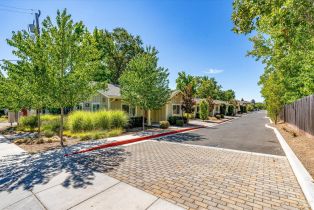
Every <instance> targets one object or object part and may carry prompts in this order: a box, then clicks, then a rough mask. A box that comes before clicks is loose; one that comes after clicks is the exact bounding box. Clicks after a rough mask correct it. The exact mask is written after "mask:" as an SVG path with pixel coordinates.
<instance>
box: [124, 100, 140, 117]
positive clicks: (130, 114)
mask: <svg viewBox="0 0 314 210" xmlns="http://www.w3.org/2000/svg"><path fill="white" fill-rule="evenodd" d="M123 105H127V106H129V112H128V115H129V117H136V114H137V111H136V107H133V106H131V105H130V104H128V103H121V111H124V110H123V109H122V106H123ZM133 108H134V114H133V115H132V113H131V109H133Z"/></svg>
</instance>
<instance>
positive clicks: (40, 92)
mask: <svg viewBox="0 0 314 210" xmlns="http://www.w3.org/2000/svg"><path fill="white" fill-rule="evenodd" d="M35 31H36V33H35V36H33V35H32V34H30V32H27V31H25V30H22V31H18V32H13V35H12V38H11V39H7V43H8V44H9V46H11V47H12V48H13V54H14V55H16V56H17V57H18V59H19V61H18V62H17V63H14V62H10V61H5V62H4V63H5V67H6V68H5V69H6V71H7V74H8V76H9V78H10V83H11V86H10V87H12V88H14V87H15V86H17V87H18V89H19V91H20V92H21V93H23V92H25V91H26V92H27V97H28V99H27V101H28V103H29V104H28V106H27V107H21V108H33V109H36V110H37V116H38V134H39V135H38V136H40V127H41V122H40V112H41V109H42V108H43V107H45V106H47V105H48V103H49V97H48V95H47V91H48V86H47V82H48V77H47V69H48V68H47V65H48V64H47V62H46V60H47V59H48V56H47V48H46V44H45V43H44V42H43V40H42V37H41V36H40V35H39V34H38V33H37V30H35ZM13 83H15V84H13ZM48 83H49V82H48ZM19 87H20V88H19ZM18 95H20V94H18ZM22 98H23V99H25V96H24V97H22ZM17 100H20V99H17Z"/></svg>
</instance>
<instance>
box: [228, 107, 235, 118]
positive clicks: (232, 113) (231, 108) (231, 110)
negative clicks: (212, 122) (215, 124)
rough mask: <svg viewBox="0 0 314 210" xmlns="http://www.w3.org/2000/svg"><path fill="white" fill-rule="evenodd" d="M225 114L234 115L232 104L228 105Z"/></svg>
mask: <svg viewBox="0 0 314 210" xmlns="http://www.w3.org/2000/svg"><path fill="white" fill-rule="evenodd" d="M227 115H229V116H233V115H234V106H233V105H230V106H228V113H227Z"/></svg>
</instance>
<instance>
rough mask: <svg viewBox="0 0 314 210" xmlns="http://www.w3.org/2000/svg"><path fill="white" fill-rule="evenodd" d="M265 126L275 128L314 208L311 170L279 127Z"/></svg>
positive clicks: (313, 187)
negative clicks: (290, 145)
mask: <svg viewBox="0 0 314 210" xmlns="http://www.w3.org/2000/svg"><path fill="white" fill-rule="evenodd" d="M265 127H267V128H270V129H273V130H274V132H275V135H276V137H277V138H278V140H279V142H280V145H281V147H282V149H283V150H284V152H285V154H286V156H287V159H288V161H289V163H290V166H291V168H292V170H293V172H294V174H295V176H296V177H297V180H298V182H299V184H300V186H301V189H302V191H303V193H304V196H305V197H306V199H307V201H308V203H309V205H310V206H311V208H312V209H314V180H313V178H312V177H311V175H310V174H309V172H308V171H307V170H306V169H305V168H304V166H303V164H302V163H301V161H300V160H299V159H298V158H297V156H296V155H295V154H294V152H293V151H292V149H291V148H290V147H289V145H288V143H287V142H286V140H285V139H284V138H283V136H282V135H281V134H280V132H279V131H278V129H277V128H274V127H272V126H270V125H267V124H265Z"/></svg>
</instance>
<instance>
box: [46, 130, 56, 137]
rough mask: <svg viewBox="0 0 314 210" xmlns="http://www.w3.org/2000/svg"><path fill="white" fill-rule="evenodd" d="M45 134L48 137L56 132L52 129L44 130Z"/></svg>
mask: <svg viewBox="0 0 314 210" xmlns="http://www.w3.org/2000/svg"><path fill="white" fill-rule="evenodd" d="M44 136H46V137H47V138H50V137H53V136H54V132H53V131H51V130H46V131H44Z"/></svg>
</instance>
